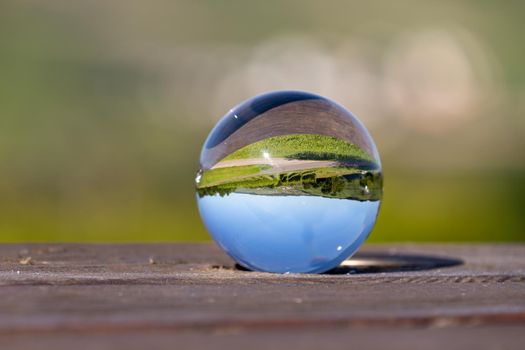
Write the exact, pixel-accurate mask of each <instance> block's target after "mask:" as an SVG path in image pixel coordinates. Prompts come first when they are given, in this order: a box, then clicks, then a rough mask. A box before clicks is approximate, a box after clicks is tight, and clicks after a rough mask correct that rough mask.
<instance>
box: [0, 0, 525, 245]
mask: <svg viewBox="0 0 525 350" xmlns="http://www.w3.org/2000/svg"><path fill="white" fill-rule="evenodd" d="M524 14H525V2H523V1H519V0H517V1H511V0H507V1H504V2H502V1H495V0H494V1H487V0H472V1H457V0H435V1H431V0H427V1H416V0H397V1H389V0H385V1H376V0H372V1H306V0H298V1H273V0H265V1H243V0H238V1H216V0H206V1H203V0H188V1H172V0H170V1H130V0H127V1H116V0H115V1H114V0H104V1H67V0H62V1H51V0H47V1H40V0H34V1H28V0H13V1H9V0H7V1H6V0H2V1H0V241H4V242H8V241H173V240H185V241H188V240H208V239H209V238H208V235H207V233H206V231H205V229H204V227H203V226H202V224H201V222H200V219H199V217H198V212H197V209H196V204H195V198H194V182H193V181H194V174H195V172H196V170H197V167H198V155H199V152H200V147H201V145H202V143H203V141H204V139H205V137H206V135H207V133H208V132H209V131H210V129H211V128H212V126H213V125H214V123H215V122H216V121H217V120H218V119H219V118H220V117H221V116H222V115H223V114H224V113H225V112H226V111H227V110H229V109H230V108H231V107H232V106H234V105H236V104H237V103H239V102H240V101H242V100H244V99H246V98H248V97H250V96H252V95H255V94H259V93H262V92H265V91H268V90H274V89H300V90H308V91H312V92H316V93H319V94H322V95H326V96H328V97H330V98H332V99H335V100H336V101H338V102H340V103H341V104H343V105H345V106H346V107H347V108H349V109H350V110H351V111H352V112H353V113H354V114H355V115H357V116H358V117H359V118H360V119H361V120H362V121H363V122H364V123H365V125H366V126H367V127H368V128H369V130H370V132H371V134H372V135H373V137H374V138H375V140H376V143H377V145H378V148H379V150H380V153H381V156H382V160H383V165H384V172H385V197H384V202H383V205H382V211H381V213H380V216H379V220H378V224H377V226H376V229H375V230H374V232H373V234H372V236H371V239H370V240H371V241H375V242H382V241H513V240H525V230H524V228H525V185H524V181H525V134H524V132H525V115H524V114H525V68H524V62H525V45H524V44H523V40H524V39H523V38H524V37H525V24H524V21H523V18H524V17H523V16H524Z"/></svg>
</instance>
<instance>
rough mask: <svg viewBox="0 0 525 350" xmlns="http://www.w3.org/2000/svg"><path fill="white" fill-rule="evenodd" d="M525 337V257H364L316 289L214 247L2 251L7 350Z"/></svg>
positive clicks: (483, 248)
mask: <svg viewBox="0 0 525 350" xmlns="http://www.w3.org/2000/svg"><path fill="white" fill-rule="evenodd" d="M524 331H525V245H521V244H509V245H371V246H367V247H365V248H364V249H362V251H360V252H359V253H358V254H357V255H356V256H355V257H354V258H353V259H352V260H351V261H349V262H347V263H346V264H345V265H342V266H341V267H339V268H338V269H335V270H333V271H331V272H330V273H328V274H323V275H299V274H288V275H276V274H267V273H258V272H250V271H243V270H240V269H238V268H236V267H235V265H234V263H233V262H232V261H231V260H230V259H229V258H228V257H227V256H225V255H224V254H223V253H222V252H221V251H219V250H218V249H217V248H216V247H215V246H214V245H211V244H155V245H147V244H141V245H134V244H129V245H79V244H67V245H1V246H0V348H1V349H4V348H5V349H7V348H9V349H18V348H20V349H28V348H31V347H32V346H34V345H36V344H38V345H39V347H40V348H50V349H51V348H53V349H61V348H64V349H65V348H71V347H72V346H74V345H73V344H75V343H76V342H78V341H79V340H82V342H83V344H84V345H85V348H90V347H91V348H96V349H104V348H112V349H113V348H115V349H120V348H122V349H124V348H125V349H130V348H142V347H144V346H145V345H150V344H155V348H173V346H174V344H175V343H177V344H178V347H177V348H184V347H187V348H195V347H204V346H214V347H216V348H232V347H239V348H241V347H242V348H245V347H246V346H247V344H251V345H250V347H251V348H266V346H279V345H282V344H296V345H301V344H302V345H301V346H302V347H305V348H319V347H320V346H323V347H333V348H336V347H337V348H339V347H341V346H344V345H345V344H349V342H351V343H352V344H356V345H359V346H360V347H364V348H367V347H368V346H372V347H376V346H381V344H384V345H385V346H386V345H388V346H389V347H390V348H393V349H397V348H400V349H401V348H405V349H406V348H407V347H408V348H410V347H417V348H429V349H432V348H437V347H438V345H439V341H440V340H444V339H446V338H448V339H449V340H453V339H454V341H455V342H456V343H457V344H463V345H464V346H467V345H468V346H477V347H478V348H486V347H489V346H492V345H494V344H496V345H498V344H499V345H498V346H500V345H501V346H502V348H522V345H521V344H525V336H524V333H525V332H524ZM314 335H315V336H314ZM489 335H490V337H489ZM391 337H393V338H395V341H394V340H392V339H391V340H388V339H389V338H391ZM443 337H444V338H443ZM425 339H426V340H428V342H426V341H425ZM243 344H244V345H243ZM272 344H273V345H272ZM110 345H111V346H110ZM423 345H424V346H423ZM503 345H504V346H503ZM449 347H450V346H449ZM452 348H454V347H452Z"/></svg>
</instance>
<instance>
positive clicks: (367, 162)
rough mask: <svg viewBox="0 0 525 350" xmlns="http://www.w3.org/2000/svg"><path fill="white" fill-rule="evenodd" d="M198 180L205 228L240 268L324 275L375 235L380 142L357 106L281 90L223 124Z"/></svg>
mask: <svg viewBox="0 0 525 350" xmlns="http://www.w3.org/2000/svg"><path fill="white" fill-rule="evenodd" d="M195 182H196V190H197V202H198V206H199V211H200V214H201V217H202V219H203V221H204V224H205V225H206V227H207V229H208V231H209V232H210V233H211V235H212V237H213V239H214V240H215V241H216V242H217V243H218V245H219V246H220V247H221V248H222V249H223V250H224V251H225V252H226V253H227V254H228V255H230V256H231V257H232V258H233V259H234V260H236V261H237V262H238V263H239V264H240V265H242V266H244V267H246V268H248V269H251V270H256V271H266V272H278V273H287V272H290V273H320V272H325V271H328V270H330V269H332V268H334V267H336V266H338V265H339V264H340V263H341V262H342V261H343V260H345V259H347V258H348V257H350V256H351V255H352V254H354V253H355V251H356V250H357V249H358V248H359V246H361V244H362V243H363V242H364V241H365V239H366V238H367V237H368V235H369V233H370V231H371V230H372V228H373V226H374V224H375V221H376V217H377V213H378V211H379V204H380V199H381V195H382V184H383V177H382V173H381V162H380V159H379V154H378V152H377V149H376V146H375V144H374V141H373V140H372V138H371V137H370V134H369V133H368V131H367V130H366V128H365V127H364V126H363V124H361V122H360V121H359V120H358V119H357V118H356V117H354V116H353V115H352V114H351V113H350V112H349V111H348V110H346V109H345V108H344V107H342V106H341V105H339V104H337V103H335V102H333V101H331V100H329V99H327V98H325V97H322V96H318V95H315V94H311V93H307V92H300V91H276V92H270V93H266V94H263V95H259V96H256V97H253V98H251V99H249V100H247V101H245V102H242V103H241V104H239V105H238V106H236V107H235V108H233V109H231V110H230V111H229V112H228V113H227V114H226V115H225V116H224V117H223V118H222V119H221V120H220V121H219V122H218V123H217V125H216V126H215V127H214V128H213V130H212V131H211V133H210V134H209V136H208V138H207V139H206V141H205V143H204V146H203V148H202V151H201V155H200V170H199V172H198V173H197V176H196V179H195Z"/></svg>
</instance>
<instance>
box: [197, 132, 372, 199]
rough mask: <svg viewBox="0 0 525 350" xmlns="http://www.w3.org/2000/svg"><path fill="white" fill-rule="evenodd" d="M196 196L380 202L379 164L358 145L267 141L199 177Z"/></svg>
mask: <svg viewBox="0 0 525 350" xmlns="http://www.w3.org/2000/svg"><path fill="white" fill-rule="evenodd" d="M197 192H198V194H199V196H201V197H202V196H206V195H216V194H219V195H222V196H223V195H228V194H229V193H232V192H238V193H249V194H260V195H310V196H322V197H330V198H341V199H356V200H379V199H380V197H381V192H382V175H381V172H380V166H379V164H378V163H377V162H376V161H375V160H374V159H373V157H372V156H371V155H370V154H368V153H367V152H365V151H364V150H363V149H361V148H360V147H359V146H357V145H355V144H352V143H349V142H347V141H344V140H341V139H338V138H335V137H331V136H324V135H312V134H292V135H282V136H275V137H270V138H267V139H264V140H261V141H257V142H254V143H252V144H250V145H247V146H245V147H242V148H240V149H239V150H237V151H235V152H233V153H231V154H230V155H228V156H226V157H225V158H223V159H222V160H221V161H219V162H218V163H217V164H215V165H214V166H213V167H212V168H211V169H208V170H205V171H204V172H203V173H202V174H200V176H199V177H198V178H197Z"/></svg>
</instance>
